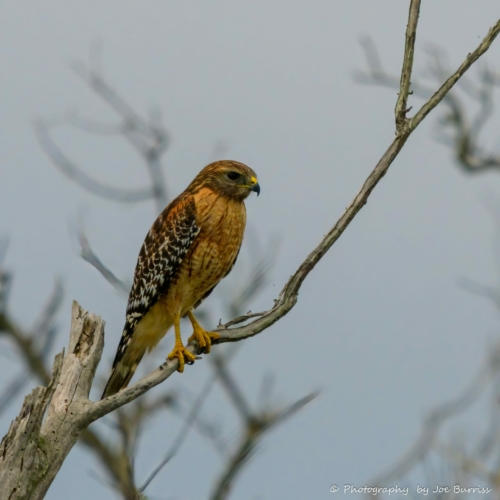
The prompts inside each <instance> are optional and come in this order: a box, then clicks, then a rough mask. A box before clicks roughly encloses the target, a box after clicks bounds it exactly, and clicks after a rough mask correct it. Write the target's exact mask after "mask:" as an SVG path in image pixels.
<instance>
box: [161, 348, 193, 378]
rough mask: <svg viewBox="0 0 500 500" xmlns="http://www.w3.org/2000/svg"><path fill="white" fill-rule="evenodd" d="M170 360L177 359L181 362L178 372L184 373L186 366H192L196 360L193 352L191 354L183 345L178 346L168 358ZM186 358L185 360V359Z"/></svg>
mask: <svg viewBox="0 0 500 500" xmlns="http://www.w3.org/2000/svg"><path fill="white" fill-rule="evenodd" d="M167 358H168V359H175V358H177V360H178V361H179V366H178V367H177V371H178V372H179V373H182V372H183V371H184V364H185V363H187V364H188V365H192V364H193V363H194V361H195V359H196V357H195V355H194V354H193V353H192V352H189V351H188V350H187V349H186V348H185V347H184V346H183V345H182V344H176V346H175V347H174V349H173V350H172V352H171V353H170V354H169V355H168V356H167ZM184 358H185V359H184Z"/></svg>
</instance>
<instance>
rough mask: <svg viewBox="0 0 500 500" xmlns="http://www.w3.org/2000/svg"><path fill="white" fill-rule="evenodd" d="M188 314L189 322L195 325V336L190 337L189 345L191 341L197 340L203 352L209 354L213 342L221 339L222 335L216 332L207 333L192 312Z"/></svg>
mask: <svg viewBox="0 0 500 500" xmlns="http://www.w3.org/2000/svg"><path fill="white" fill-rule="evenodd" d="M187 314H188V317H189V321H191V324H192V325H193V335H191V337H189V339H188V343H189V342H191V340H197V341H198V345H199V346H200V350H201V352H206V353H209V352H210V347H211V345H212V340H215V339H218V338H220V335H219V334H218V333H215V332H207V331H206V330H204V329H203V327H202V326H201V325H200V324H199V323H198V321H197V320H196V318H195V317H194V314H193V313H192V312H191V311H189V312H188V313H187Z"/></svg>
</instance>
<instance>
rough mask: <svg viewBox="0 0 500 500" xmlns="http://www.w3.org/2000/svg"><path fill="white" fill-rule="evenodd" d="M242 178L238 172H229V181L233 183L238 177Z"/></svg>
mask: <svg viewBox="0 0 500 500" xmlns="http://www.w3.org/2000/svg"><path fill="white" fill-rule="evenodd" d="M239 176H240V174H239V173H238V172H229V173H228V174H227V177H228V178H229V180H231V181H235V180H236V179H237V178H238V177H239Z"/></svg>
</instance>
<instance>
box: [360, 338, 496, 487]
mask: <svg viewBox="0 0 500 500" xmlns="http://www.w3.org/2000/svg"><path fill="white" fill-rule="evenodd" d="M499 348H500V347H499V346H497V348H496V350H495V351H494V353H493V355H492V356H491V358H490V359H488V361H487V363H485V364H484V365H483V366H482V367H481V369H480V370H479V372H478V373H477V375H476V376H475V377H474V379H473V380H472V382H471V383H470V384H469V385H468V386H467V387H466V388H465V389H464V391H463V392H462V393H461V394H459V395H458V396H457V397H456V398H454V399H452V400H451V401H448V402H446V403H443V404H441V405H439V406H438V407H437V408H435V409H434V410H433V411H431V412H430V413H429V415H428V417H427V418H426V419H425V422H424V425H423V429H422V431H421V433H420V437H419V438H418V439H417V440H416V442H415V444H414V445H413V446H412V447H411V448H410V450H409V451H408V452H407V453H406V454H405V455H404V456H403V457H402V458H401V459H400V460H398V462H397V463H396V464H395V465H394V466H393V467H391V468H390V469H389V470H387V471H385V472H384V473H382V474H380V475H378V476H377V477H375V478H373V479H372V480H371V481H370V482H369V484H372V485H387V484H392V483H393V482H394V481H397V480H398V479H400V478H401V477H403V476H405V475H406V474H407V473H408V472H409V471H410V470H411V469H412V468H413V467H415V465H417V464H418V463H419V462H420V461H421V460H422V459H423V458H424V457H425V455H426V454H427V453H428V451H429V450H430V449H431V447H432V446H434V444H435V438H436V436H437V433H438V431H439V429H440V427H441V426H442V424H443V423H444V422H445V421H446V420H448V419H450V418H451V417H453V416H455V415H457V414H458V413H460V412H463V411H464V410H465V409H466V408H468V407H469V406H470V405H471V404H472V403H473V402H474V401H475V400H476V399H477V398H478V397H479V396H480V394H481V393H482V391H483V389H484V387H485V386H486V384H487V383H488V381H490V380H491V377H492V375H493V374H494V373H496V372H498V370H499V369H500V365H499V363H500V350H499Z"/></svg>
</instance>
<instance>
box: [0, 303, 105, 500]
mask: <svg viewBox="0 0 500 500" xmlns="http://www.w3.org/2000/svg"><path fill="white" fill-rule="evenodd" d="M103 347H104V321H102V320H101V318H99V317H98V316H95V315H94V314H92V313H89V312H87V311H84V310H83V309H82V308H81V307H80V306H79V305H78V304H77V303H76V302H73V308H72V321H71V334H70V342H69V347H68V352H67V354H66V355H65V356H63V354H58V355H57V356H56V359H55V361H54V368H53V375H52V379H51V381H50V383H49V385H48V386H47V387H46V388H44V387H37V388H36V389H34V390H33V391H32V392H31V394H30V395H29V396H27V397H26V399H25V400H24V404H23V407H22V409H21V412H20V414H19V416H18V417H17V418H16V419H15V420H14V421H13V422H12V424H11V426H10V429H9V432H8V433H7V435H6V436H5V437H4V439H3V440H2V443H1V445H0V485H1V487H0V500H28V499H29V500H41V499H42V498H44V496H45V493H46V492H47V490H48V489H49V487H50V485H51V484H52V481H53V480H54V478H55V477H56V475H57V473H58V472H59V469H60V468H61V465H62V463H63V462H64V460H65V458H66V456H67V455H68V453H69V452H70V450H71V448H73V446H74V445H75V443H76V441H77V439H78V436H79V434H80V432H81V431H82V430H83V429H84V428H85V424H84V423H83V422H84V420H82V415H84V414H85V413H86V406H87V405H88V404H89V403H90V401H89V400H88V396H89V392H90V387H91V386H92V381H93V379H94V375H95V371H96V368H97V365H98V364H99V361H100V359H101V353H102V349H103ZM46 410H47V415H46V417H45V420H44V415H45V413H46Z"/></svg>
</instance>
